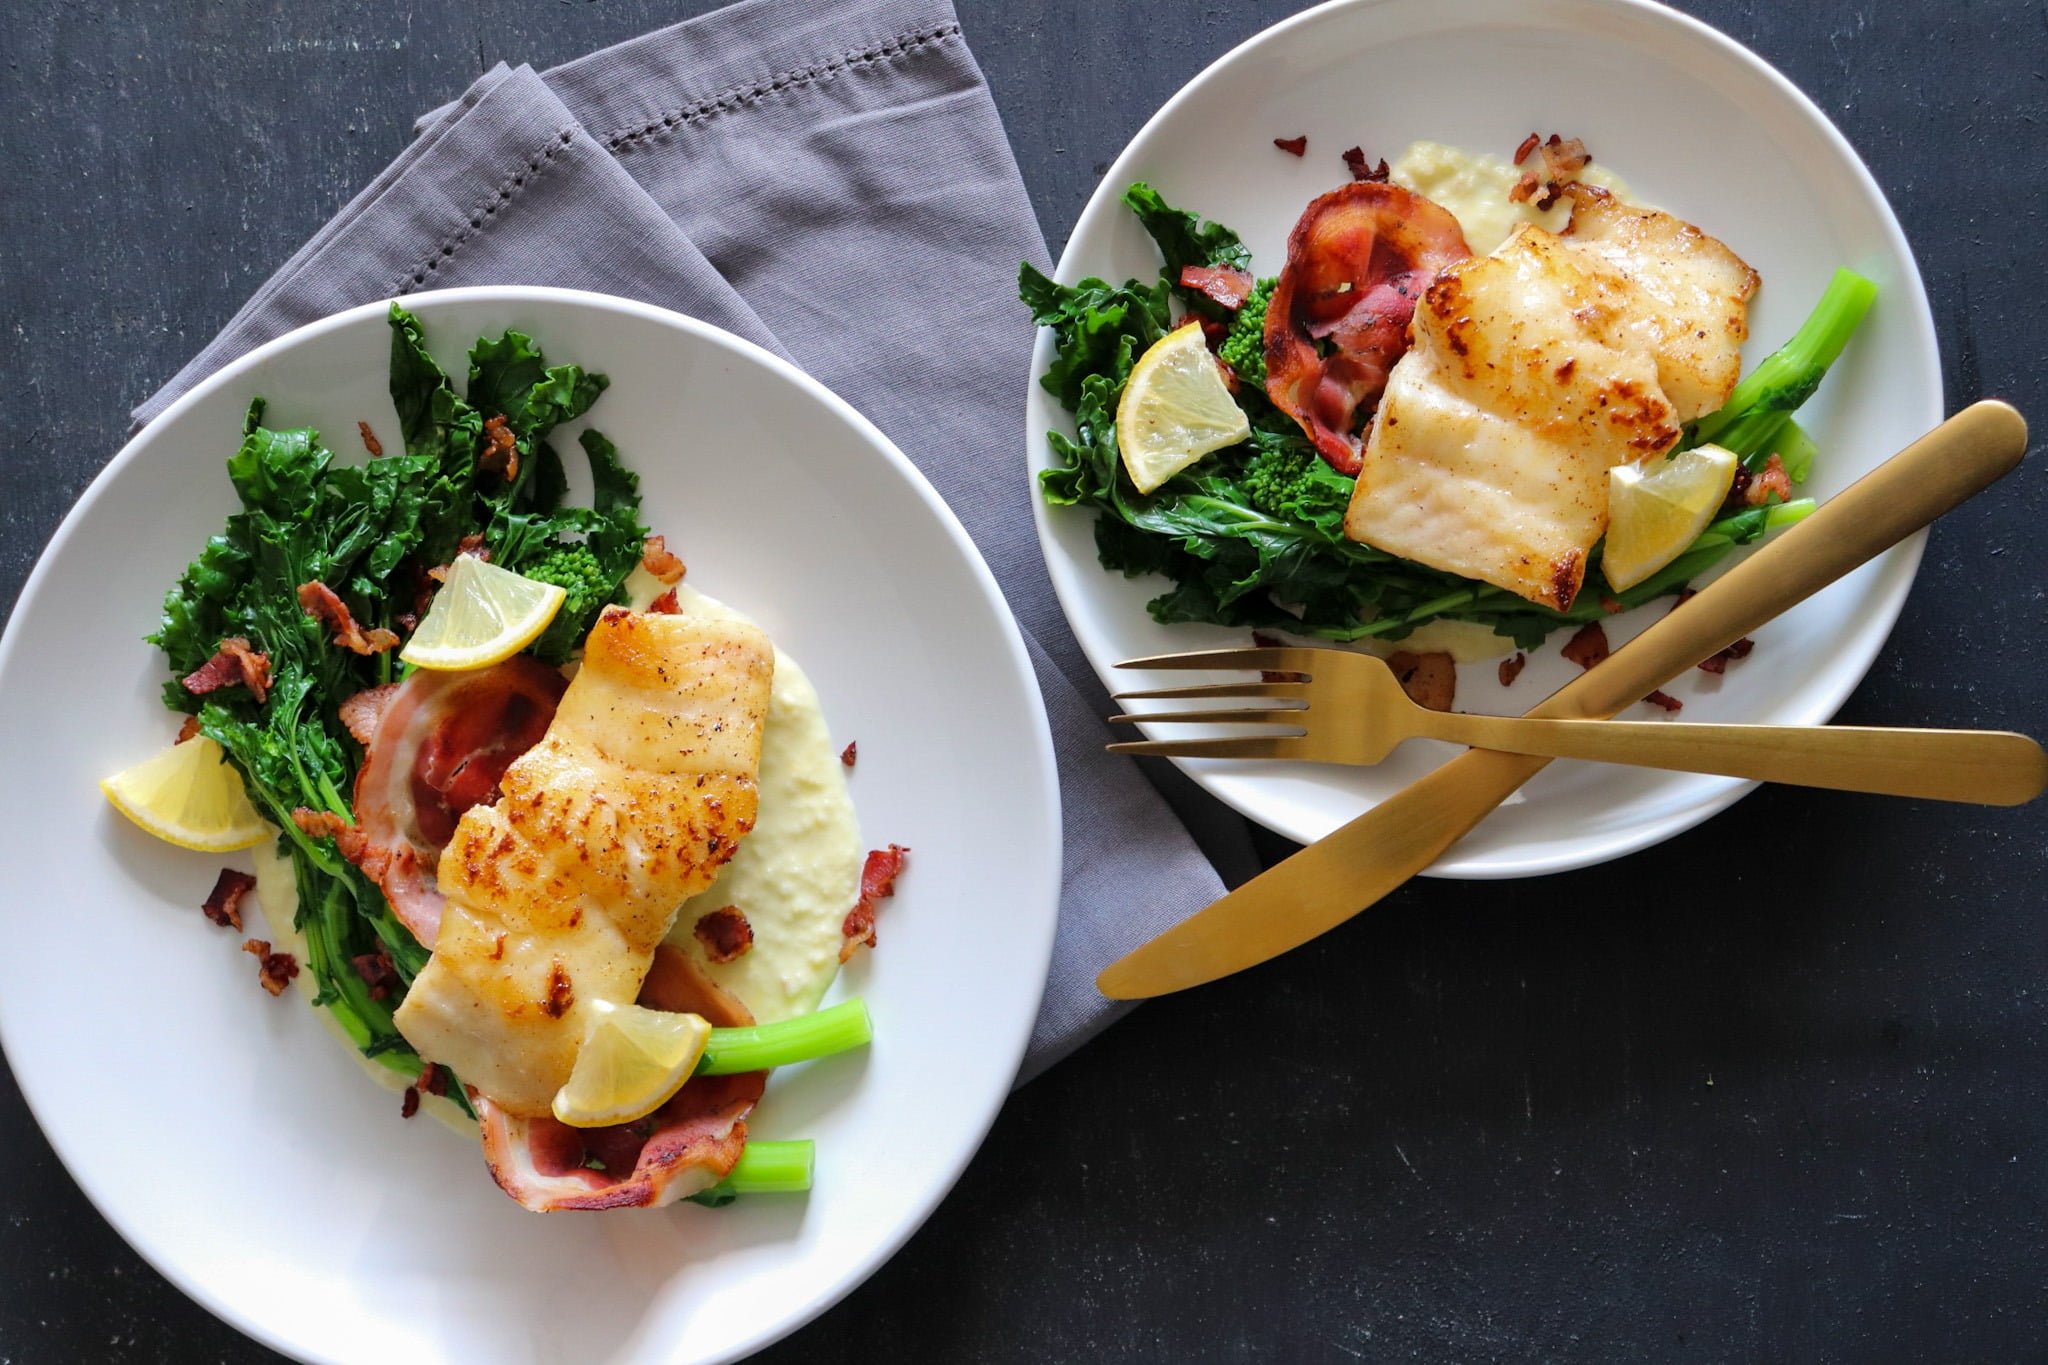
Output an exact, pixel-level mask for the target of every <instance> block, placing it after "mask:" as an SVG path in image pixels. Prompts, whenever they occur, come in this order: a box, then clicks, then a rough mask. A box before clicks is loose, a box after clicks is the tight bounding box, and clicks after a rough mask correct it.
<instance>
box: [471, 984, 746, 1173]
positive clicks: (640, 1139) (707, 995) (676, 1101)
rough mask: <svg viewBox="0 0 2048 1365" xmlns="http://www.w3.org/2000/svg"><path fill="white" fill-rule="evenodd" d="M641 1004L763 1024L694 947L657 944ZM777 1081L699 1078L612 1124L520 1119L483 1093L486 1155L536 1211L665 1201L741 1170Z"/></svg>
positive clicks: (716, 1020)
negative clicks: (758, 1112) (708, 972)
mask: <svg viewBox="0 0 2048 1365" xmlns="http://www.w3.org/2000/svg"><path fill="white" fill-rule="evenodd" d="M640 1003H641V1004H643V1005H646V1006H648V1007H649V1008H651V1009H664V1010H674V1011H678V1012H682V1013H688V1014H698V1015H702V1016H703V1017H704V1018H705V1019H707V1020H709V1021H710V1022H711V1024H712V1025H713V1026H714V1027H718V1028H739V1027H744V1026H746V1025H748V1024H751V1023H753V1022H754V1017H753V1015H752V1014H750V1013H748V1011H747V1008H746V1006H744V1005H742V1004H741V1003H740V1002H739V1001H738V1000H737V999H735V998H734V997H733V996H732V995H730V994H729V993H727V992H725V991H723V990H721V989H719V988H718V987H717V986H716V985H714V984H712V982H711V981H710V979H709V978H708V977H706V976H705V975H704V973H703V971H702V969H700V968H699V967H698V966H697V965H696V963H695V962H693V961H691V960H690V958H689V956H688V954H685V953H679V952H677V951H676V950H675V949H674V948H671V947H669V946H668V945H666V944H663V945H662V946H661V947H660V948H658V949H656V950H655V954H654V965H653V967H652V968H651V969H650V970H649V971H648V973H647V980H646V982H645V983H644V984H643V985H642V986H641V988H640ZM767 1079H768V1077H767V1073H766V1072H761V1071H752V1072H747V1073H745V1074H742V1075H737V1076H693V1077H692V1078H691V1079H690V1080H689V1081H688V1082H687V1083H685V1084H684V1086H683V1088H682V1089H681V1090H678V1091H677V1092H676V1093H675V1095H674V1096H672V1097H671V1098H670V1099H669V1101H668V1103H666V1104H664V1105H662V1106H661V1108H659V1109H657V1110H655V1111H654V1112H653V1113H652V1114H649V1115H648V1116H647V1117H646V1118H644V1119H640V1120H638V1121H637V1122H634V1123H626V1124H619V1125H617V1126H615V1127H611V1128H572V1127H570V1126H569V1125H568V1124H565V1123H561V1122H558V1121H557V1120H555V1119H554V1118H552V1117H549V1116H545V1115H543V1116H541V1117H539V1118H520V1117H517V1116H515V1115H512V1114H507V1113H506V1112H505V1111H504V1110H502V1109H500V1108H499V1107H498V1106H497V1105H496V1104H494V1103H493V1102H492V1101H491V1100H490V1099H488V1098H487V1097H484V1096H482V1095H477V1096H476V1097H475V1103H476V1107H477V1120H478V1125H479V1127H480V1128H481V1130H482V1133H483V1146H484V1160H485V1161H486V1162H487V1163H489V1165H490V1168H491V1177H492V1179H494V1180H496V1181H497V1182H498V1187H499V1188H500V1189H502V1190H504V1191H505V1193H506V1194H509V1195H511V1196H512V1198H514V1199H516V1200H517V1201H519V1203H520V1204H521V1205H523V1206H524V1207H526V1208H529V1209H533V1210H535V1211H536V1212H541V1213H552V1212H557V1211H560V1210H565V1209H626V1208H659V1207H661V1206H662V1205H665V1204H671V1203H674V1202H675V1201H676V1200H678V1199H682V1198H686V1197H688V1196H690V1195H693V1194H696V1193H698V1192H700V1191H702V1190H706V1189H709V1188H710V1187H711V1186H713V1185H715V1184H717V1183H718V1182H719V1181H721V1180H723V1179H724V1178H725V1177H726V1175H727V1174H728V1173H729V1172H730V1171H731V1170H732V1168H733V1164H734V1163H735V1162H737V1161H738V1160H739V1159H740V1153H741V1152H742V1151H744V1150H745V1149H746V1145H747V1121H746V1120H747V1114H748V1113H749V1112H750V1111H751V1110H752V1109H753V1107H754V1105H755V1104H757V1103H758V1102H759V1101H760V1098H761V1092H762V1090H763V1088H764V1087H765V1086H766V1084H767ZM593 1163H595V1165H601V1166H602V1167H603V1168H604V1169H603V1170H598V1169H596V1168H595V1165H593Z"/></svg>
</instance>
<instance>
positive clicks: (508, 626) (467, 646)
mask: <svg viewBox="0 0 2048 1365" xmlns="http://www.w3.org/2000/svg"><path fill="white" fill-rule="evenodd" d="M568 595H569V594H568V593H567V592H566V591H565V590H564V589H562V588H560V587H558V586H556V585H555V584H553V583H540V582H536V581H535V580H533V579H531V578H527V577H524V576H522V575H520V574H516V573H513V572H512V571H511V570H510V569H501V568H499V567H498V566H497V565H495V564H492V563H490V562H489V561H488V560H483V559H479V558H477V557H476V556H475V555H457V556H456V557H455V562H454V563H453V564H451V565H449V566H448V580H447V582H445V583H443V584H442V585H441V590H440V591H439V592H437V593H435V594H434V605H433V606H432V607H430V608H428V610H427V618H426V619H425V620H424V621H421V622H420V624H419V628H418V629H417V630H415V631H414V632H413V633H412V638H411V639H410V640H407V641H406V642H405V648H403V649H401V650H399V651H398V657H399V658H401V659H403V660H405V661H406V662H407V663H409V664H417V665H418V666H419V667H421V668H433V669H439V670H441V671H443V672H460V671H463V670H466V669H472V668H487V667H489V666H490V665H491V664H495V663H501V662H503V661H504V660H506V659H509V658H511V657H512V656H513V655H514V654H517V653H518V652H519V651H520V650H522V649H524V648H526V647H527V646H528V645H530V644H532V643H533V642H534V641H535V640H536V639H538V638H539V636H540V633H541V632H542V631H544V630H546V629H547V628H548V623H549V622H550V621H552V620H554V619H555V613H556V612H557V611H559V610H561V606H562V602H563V600H564V599H565V598H567V597H568Z"/></svg>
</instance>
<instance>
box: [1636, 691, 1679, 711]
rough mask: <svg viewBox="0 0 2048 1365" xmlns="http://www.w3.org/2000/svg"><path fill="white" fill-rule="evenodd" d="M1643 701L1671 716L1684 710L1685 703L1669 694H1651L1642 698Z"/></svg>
mask: <svg viewBox="0 0 2048 1365" xmlns="http://www.w3.org/2000/svg"><path fill="white" fill-rule="evenodd" d="M1643 700H1644V701H1646V702H1648V703H1650V705H1652V706H1658V707H1662V708H1663V709H1664V710H1666V711H1670V712H1672V713H1673V714H1676V713H1677V712H1680V711H1683V710H1684V709H1685V703H1684V702H1682V701H1680V700H1679V699H1678V698H1676V697H1674V696H1672V695H1671V694H1670V693H1669V692H1652V693H1651V694H1650V695H1649V696H1647V697H1644V698H1643Z"/></svg>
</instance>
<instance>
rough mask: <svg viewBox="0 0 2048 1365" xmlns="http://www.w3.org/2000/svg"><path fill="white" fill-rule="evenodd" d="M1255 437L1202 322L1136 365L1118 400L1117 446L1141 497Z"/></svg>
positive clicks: (1169, 337) (1162, 342)
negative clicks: (1205, 336)
mask: <svg viewBox="0 0 2048 1365" xmlns="http://www.w3.org/2000/svg"><path fill="white" fill-rule="evenodd" d="M1251 434H1252V424H1251V422H1250V421H1249V420H1248V419H1247V418H1246V417H1245V415H1244V409H1243V408H1240V407H1239V406H1238V405H1237V400H1236V399H1234V398H1232V397H1231V396H1230V386H1229V384H1227V383H1226V382H1225V381H1224V378H1223V367H1222V366H1221V365H1219V364H1217V363H1216V357H1215V356H1213V355H1210V354H1209V345H1208V343H1207V342H1206V341H1204V340H1203V339H1202V324H1201V323H1199V322H1191V323H1189V324H1188V325H1187V326H1185V327H1176V328H1175V329H1174V330H1173V331H1171V332H1168V333H1167V334H1166V335H1165V336H1163V337H1161V338H1159V340H1157V341H1155V342H1153V343H1152V345H1151V347H1150V348H1149V349H1147V350H1146V352H1145V354H1143V355H1141V356H1139V357H1138V363H1137V364H1135V365H1133V366H1131V378H1130V382H1129V383H1127V384H1125V385H1124V393H1123V397H1122V398H1120V399H1118V400H1117V405H1116V444H1117V449H1119V450H1121V451H1122V452H1123V455H1124V468H1125V469H1127V470H1129V471H1130V475H1131V482H1132V483H1134V484H1136V485H1137V488H1138V491H1139V492H1140V493H1150V492H1151V491H1152V490H1153V489H1155V488H1157V487H1159V486H1160V485H1161V484H1163V483H1165V482H1166V481H1167V480H1168V479H1170V478H1172V477H1173V476H1174V475H1176V474H1178V473H1180V471H1181V470H1183V469H1186V468H1187V467H1188V466H1189V465H1191V464H1193V463H1194V462H1195V461H1196V460H1199V459H1201V458H1202V457H1203V456H1204V455H1207V454H1209V453H1210V452H1211V451H1216V450H1221V449H1223V448H1224V447H1225V446H1234V445H1236V444H1238V443H1239V442H1240V441H1245V440H1249V439H1250V437H1251Z"/></svg>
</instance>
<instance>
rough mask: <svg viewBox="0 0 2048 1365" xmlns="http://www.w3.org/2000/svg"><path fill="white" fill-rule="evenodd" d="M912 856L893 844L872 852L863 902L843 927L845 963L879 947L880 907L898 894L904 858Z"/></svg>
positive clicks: (864, 867) (863, 873) (863, 872)
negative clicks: (877, 919)
mask: <svg viewBox="0 0 2048 1365" xmlns="http://www.w3.org/2000/svg"><path fill="white" fill-rule="evenodd" d="M908 852H910V850H909V849H907V848H905V847H903V845H901V844H891V845H889V847H888V848H886V849H881V848H878V849H873V850H870V851H869V853H868V857H867V861H866V862H864V863H862V864H861V869H860V899H859V900H858V901H856V902H855V903H854V907H853V909H851V910H849V911H847V912H846V921H845V923H843V924H841V925H840V926H839V932H840V933H841V934H842V935H843V936H844V938H845V941H844V942H843V943H841V944H840V945H839V960H840V961H841V962H845V961H846V960H847V959H849V958H851V957H852V956H853V955H854V952H855V951H856V950H858V949H860V948H862V947H868V948H872V947H874V946H875V908H876V905H877V904H878V903H879V902H881V901H884V900H887V899H888V898H889V897H891V896H893V895H895V894H896V879H897V878H898V877H900V876H901V875H903V855H904V854H906V853H908Z"/></svg>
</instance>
